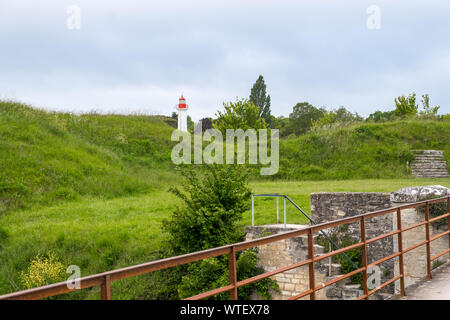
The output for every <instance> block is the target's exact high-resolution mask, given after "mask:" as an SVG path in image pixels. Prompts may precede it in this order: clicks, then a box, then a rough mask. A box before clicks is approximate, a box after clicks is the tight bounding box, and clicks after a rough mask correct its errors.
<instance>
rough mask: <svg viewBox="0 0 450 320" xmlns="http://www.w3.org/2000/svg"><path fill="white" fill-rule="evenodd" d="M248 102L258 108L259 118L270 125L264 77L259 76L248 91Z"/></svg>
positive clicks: (268, 99) (268, 100)
mask: <svg viewBox="0 0 450 320" xmlns="http://www.w3.org/2000/svg"><path fill="white" fill-rule="evenodd" d="M249 100H250V101H251V102H253V104H254V105H255V106H257V107H258V108H259V117H260V118H263V119H264V120H265V122H266V123H267V124H270V122H271V120H272V118H271V112H270V95H267V94H266V84H265V82H264V77H263V76H262V75H260V76H259V77H258V79H257V80H256V82H255V83H254V84H253V87H252V89H251V91H250V97H249Z"/></svg>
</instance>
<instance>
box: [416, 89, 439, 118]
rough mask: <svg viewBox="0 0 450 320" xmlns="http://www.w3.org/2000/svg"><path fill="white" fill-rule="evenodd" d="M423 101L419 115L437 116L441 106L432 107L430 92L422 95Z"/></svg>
mask: <svg viewBox="0 0 450 320" xmlns="http://www.w3.org/2000/svg"><path fill="white" fill-rule="evenodd" d="M421 101H422V107H423V110H422V111H420V112H419V115H420V116H421V117H423V118H434V117H436V115H437V112H438V110H439V108H440V106H435V107H431V106H430V97H429V96H428V94H424V95H422V100H421Z"/></svg>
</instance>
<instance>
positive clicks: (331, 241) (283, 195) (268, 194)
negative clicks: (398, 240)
mask: <svg viewBox="0 0 450 320" xmlns="http://www.w3.org/2000/svg"><path fill="white" fill-rule="evenodd" d="M253 197H276V198H277V223H278V198H279V197H281V198H284V227H285V228H286V199H287V200H288V201H289V202H290V203H292V205H293V206H294V207H295V208H296V209H297V210H298V211H300V212H301V213H302V214H303V215H304V216H305V217H306V218H307V219H308V220H309V222H310V223H311V224H314V225H315V224H317V223H316V222H315V221H314V220H313V219H312V218H311V217H310V216H308V215H307V214H306V213H305V212H304V211H303V210H302V209H301V208H300V207H299V206H298V205H297V204H296V203H295V202H294V201H293V200H292V199H291V198H289V196H287V195H285V194H278V193H264V194H252V225H253V226H254V225H255V218H254V216H255V205H254V199H253ZM320 233H321V234H322V235H323V236H324V237H325V238H326V239H327V240H328V242H329V243H330V244H331V245H332V246H333V247H334V248H335V249H336V250H339V249H341V248H340V247H339V246H338V245H337V244H336V243H335V242H334V241H333V240H332V239H331V238H330V237H329V236H328V235H327V234H326V232H325V231H323V230H320ZM342 255H343V256H344V257H345V258H346V259H347V261H348V262H350V264H351V265H352V266H353V268H354V269H355V270H357V269H358V266H357V265H356V264H355V263H354V262H353V261H352V259H350V258H349V256H347V255H346V254H345V252H342ZM329 267H330V268H331V261H330V266H329Z"/></svg>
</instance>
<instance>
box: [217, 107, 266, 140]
mask: <svg viewBox="0 0 450 320" xmlns="http://www.w3.org/2000/svg"><path fill="white" fill-rule="evenodd" d="M223 107H224V109H225V111H224V112H223V113H222V112H220V111H217V113H216V116H217V119H216V120H215V121H214V124H213V127H214V128H216V129H218V130H220V131H221V132H222V133H224V134H225V133H226V129H242V130H247V129H264V128H266V127H267V125H266V122H265V121H264V119H262V118H260V117H259V108H258V107H256V106H255V105H254V104H253V102H251V101H249V100H246V99H241V100H238V99H237V100H236V102H227V103H225V102H224V103H223Z"/></svg>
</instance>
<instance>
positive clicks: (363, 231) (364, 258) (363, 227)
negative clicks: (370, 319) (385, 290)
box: [360, 217, 369, 300]
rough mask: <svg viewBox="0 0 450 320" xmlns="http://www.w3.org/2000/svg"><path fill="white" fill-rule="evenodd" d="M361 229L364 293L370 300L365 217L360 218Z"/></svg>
mask: <svg viewBox="0 0 450 320" xmlns="http://www.w3.org/2000/svg"><path fill="white" fill-rule="evenodd" d="M360 231H361V242H363V243H364V245H363V246H362V264H363V267H364V270H363V273H362V276H363V290H364V295H365V296H366V297H365V298H364V299H366V300H368V298H369V297H368V296H367V295H368V294H369V288H368V286H367V279H368V277H367V264H368V263H367V244H366V222H365V219H364V217H361V220H360Z"/></svg>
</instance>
